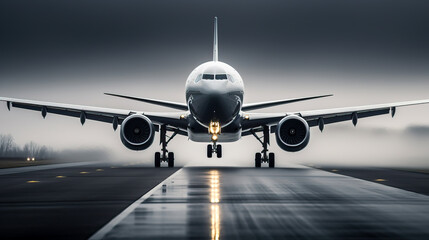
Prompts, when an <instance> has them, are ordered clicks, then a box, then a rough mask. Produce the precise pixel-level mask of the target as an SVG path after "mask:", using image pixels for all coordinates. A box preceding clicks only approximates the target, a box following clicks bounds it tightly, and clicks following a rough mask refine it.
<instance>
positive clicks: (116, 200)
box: [0, 164, 177, 240]
mask: <svg viewBox="0 0 429 240" xmlns="http://www.w3.org/2000/svg"><path fill="white" fill-rule="evenodd" d="M49 166H50V167H49V169H46V168H47V167H48V165H44V166H35V167H23V168H18V169H2V171H4V173H6V172H7V173H9V174H7V175H1V176H0V232H1V238H2V239H8V240H9V239H88V238H89V237H90V236H91V235H92V234H94V232H96V231H97V230H98V229H100V228H101V227H102V226H103V225H105V224H106V223H107V222H109V221H110V220H111V219H112V218H114V217H115V216H116V215H118V214H119V213H120V212H121V211H122V210H124V209H125V208H126V207H127V206H128V205H130V204H131V203H132V202H134V201H135V200H136V199H138V198H139V197H140V196H141V195H142V194H144V193H145V192H147V191H149V190H150V189H152V188H153V187H154V186H156V185H157V184H158V183H159V182H161V181H162V180H164V179H165V178H166V177H168V176H169V175H170V174H172V173H173V172H175V171H177V168H176V169H168V168H163V169H158V170H157V171H154V169H153V168H146V167H138V166H122V165H110V164H91V165H87V164H83V165H81V164H66V165H60V164H55V165H49ZM112 167H113V168H112ZM27 168H29V169H27ZM28 170H31V171H28Z"/></svg>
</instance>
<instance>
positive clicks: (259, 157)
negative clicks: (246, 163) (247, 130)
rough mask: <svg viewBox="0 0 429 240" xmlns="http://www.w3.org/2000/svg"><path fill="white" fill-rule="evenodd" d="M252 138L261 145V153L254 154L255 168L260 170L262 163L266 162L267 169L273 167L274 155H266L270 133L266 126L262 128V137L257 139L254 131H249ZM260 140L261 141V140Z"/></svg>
mask: <svg viewBox="0 0 429 240" xmlns="http://www.w3.org/2000/svg"><path fill="white" fill-rule="evenodd" d="M251 132H252V134H253V136H255V138H256V139H258V141H259V142H260V143H261V144H262V151H261V152H257V153H256V154H255V167H256V168H260V167H261V164H262V163H263V162H268V167H270V168H274V167H275V155H274V153H272V152H271V153H269V154H267V153H268V145H269V144H270V131H269V127H268V126H264V128H263V136H262V137H259V136H258V135H256V132H255V131H254V130H252V131H251ZM261 139H262V140H261Z"/></svg>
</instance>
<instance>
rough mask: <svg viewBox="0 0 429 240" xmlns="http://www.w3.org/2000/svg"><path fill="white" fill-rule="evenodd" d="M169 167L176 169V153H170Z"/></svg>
mask: <svg viewBox="0 0 429 240" xmlns="http://www.w3.org/2000/svg"><path fill="white" fill-rule="evenodd" d="M168 167H174V152H169V153H168Z"/></svg>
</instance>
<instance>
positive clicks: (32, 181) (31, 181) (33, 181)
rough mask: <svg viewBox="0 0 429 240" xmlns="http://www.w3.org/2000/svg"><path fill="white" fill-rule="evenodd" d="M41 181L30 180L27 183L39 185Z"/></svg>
mask: <svg viewBox="0 0 429 240" xmlns="http://www.w3.org/2000/svg"><path fill="white" fill-rule="evenodd" d="M39 182H40V181H37V180H30V181H27V183H39Z"/></svg>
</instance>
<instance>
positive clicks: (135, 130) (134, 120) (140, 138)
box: [120, 114, 155, 151]
mask: <svg viewBox="0 0 429 240" xmlns="http://www.w3.org/2000/svg"><path fill="white" fill-rule="evenodd" d="M120 135H121V141H122V143H123V144H124V145H125V147H127V148H129V149H131V150H136V151H139V150H144V149H146V148H148V147H150V145H152V143H153V139H154V136H155V129H154V127H153V124H152V121H151V120H150V119H149V118H147V117H146V116H143V115H138V114H134V115H131V116H128V117H127V118H125V119H124V121H123V122H122V124H121V133H120Z"/></svg>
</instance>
